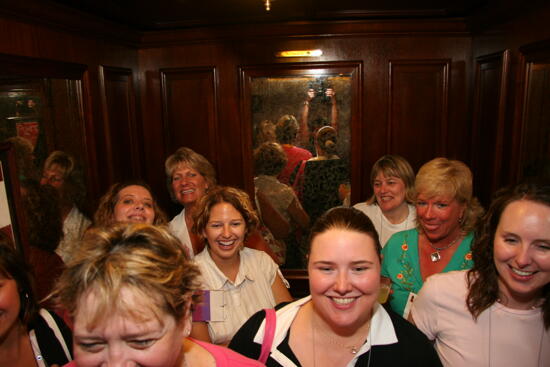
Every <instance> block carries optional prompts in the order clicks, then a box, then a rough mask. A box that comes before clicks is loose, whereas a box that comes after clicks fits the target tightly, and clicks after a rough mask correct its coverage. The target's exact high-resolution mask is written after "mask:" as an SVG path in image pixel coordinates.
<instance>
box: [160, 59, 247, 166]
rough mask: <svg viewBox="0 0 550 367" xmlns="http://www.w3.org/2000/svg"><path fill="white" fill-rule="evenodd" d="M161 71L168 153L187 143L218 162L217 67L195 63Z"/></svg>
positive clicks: (166, 153) (212, 160)
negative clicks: (199, 65)
mask: <svg viewBox="0 0 550 367" xmlns="http://www.w3.org/2000/svg"><path fill="white" fill-rule="evenodd" d="M160 72H161V89H162V112H163V116H162V117H163V119H162V120H163V124H164V132H165V147H166V148H165V149H166V151H165V155H166V156H168V155H170V154H172V153H173V152H174V151H175V150H176V149H178V148H179V147H181V146H186V147H189V148H191V149H193V150H195V151H197V152H199V153H201V154H203V155H204V156H205V157H206V158H207V159H208V160H210V162H212V163H213V164H214V165H216V164H217V161H218V160H217V149H216V148H217V144H216V142H217V140H216V126H217V120H218V111H217V89H216V84H217V76H216V69H215V68H213V67H198V68H194V67H192V68H177V69H161V71H160ZM219 128H220V129H223V127H222V126H220V127H219ZM235 133H237V134H238V132H235Z"/></svg>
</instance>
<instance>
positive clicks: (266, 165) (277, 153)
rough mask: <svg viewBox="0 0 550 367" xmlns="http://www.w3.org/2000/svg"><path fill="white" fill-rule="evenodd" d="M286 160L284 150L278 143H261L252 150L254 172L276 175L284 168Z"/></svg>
mask: <svg viewBox="0 0 550 367" xmlns="http://www.w3.org/2000/svg"><path fill="white" fill-rule="evenodd" d="M287 161H288V158H287V157H286V154H285V151H284V150H283V148H282V147H281V146H280V145H279V144H277V143H272V142H267V143H263V144H262V145H260V146H259V147H258V148H257V149H256V150H255V151H254V174H256V175H267V176H276V175H278V174H279V173H280V172H281V171H282V170H283V168H285V165H286V162H287Z"/></svg>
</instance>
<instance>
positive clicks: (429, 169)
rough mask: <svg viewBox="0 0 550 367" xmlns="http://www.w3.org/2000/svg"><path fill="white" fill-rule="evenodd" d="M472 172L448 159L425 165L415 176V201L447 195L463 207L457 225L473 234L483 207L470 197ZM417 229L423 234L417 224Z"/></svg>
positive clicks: (432, 161)
mask: <svg viewBox="0 0 550 367" xmlns="http://www.w3.org/2000/svg"><path fill="white" fill-rule="evenodd" d="M472 181H473V178H472V171H470V169H469V168H468V166H467V165H465V164H464V163H463V162H461V161H458V160H449V159H447V158H441V157H440V158H435V159H432V160H431V161H429V162H428V163H425V164H424V165H423V166H422V167H420V170H418V173H417V175H416V180H415V183H414V185H415V191H416V198H415V201H416V199H417V198H418V195H419V194H423V195H426V196H428V197H434V196H450V197H452V198H454V199H455V200H456V201H458V202H459V203H460V204H465V206H466V208H465V210H464V217H463V218H462V219H461V222H460V226H461V228H462V230H463V231H465V232H470V231H472V230H473V229H474V228H475V226H476V223H477V221H478V220H479V218H480V217H481V215H482V214H483V208H482V207H481V205H480V204H479V201H478V200H477V199H476V198H475V197H474V196H473V182H472ZM417 228H418V229H419V230H420V231H422V228H421V227H420V225H419V224H418V225H417Z"/></svg>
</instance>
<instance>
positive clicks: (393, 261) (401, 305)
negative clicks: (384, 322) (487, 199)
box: [382, 158, 483, 317]
mask: <svg viewBox="0 0 550 367" xmlns="http://www.w3.org/2000/svg"><path fill="white" fill-rule="evenodd" d="M415 190H416V198H415V202H416V216H417V228H415V229H410V230H407V231H402V232H398V233H396V234H394V235H393V236H392V237H391V238H390V240H389V241H388V243H387V244H386V246H385V247H384V249H383V250H382V254H383V258H384V261H383V263H382V275H383V276H386V277H389V278H391V280H392V283H393V285H392V291H393V293H392V296H391V298H390V304H391V307H392V308H393V310H394V311H395V312H397V313H398V314H400V315H403V316H404V317H407V315H408V312H409V310H410V305H411V303H412V300H413V298H414V296H415V295H416V293H418V291H419V290H420V288H421V287H422V284H423V283H424V280H425V279H426V278H427V277H429V276H430V275H432V274H435V273H441V272H448V271H451V270H461V269H469V268H471V267H472V255H471V252H470V244H471V243H472V240H473V237H474V235H473V233H472V230H473V228H474V226H475V224H476V222H477V220H478V218H479V216H480V215H481V213H482V212H483V209H482V208H481V206H480V205H479V203H478V201H477V199H476V198H474V197H473V196H472V172H471V171H470V169H469V168H468V167H467V166H466V165H465V164H464V163H462V162H460V161H455V160H448V159H446V158H436V159H433V160H431V161H429V162H428V163H426V164H424V165H423V166H422V167H421V168H420V170H419V171H418V174H417V175H416V181H415Z"/></svg>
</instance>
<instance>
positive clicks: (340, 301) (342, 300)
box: [332, 298, 355, 305]
mask: <svg viewBox="0 0 550 367" xmlns="http://www.w3.org/2000/svg"><path fill="white" fill-rule="evenodd" d="M332 300H333V301H334V302H336V303H338V304H339V305H349V304H350V303H352V302H353V301H355V298H332Z"/></svg>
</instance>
